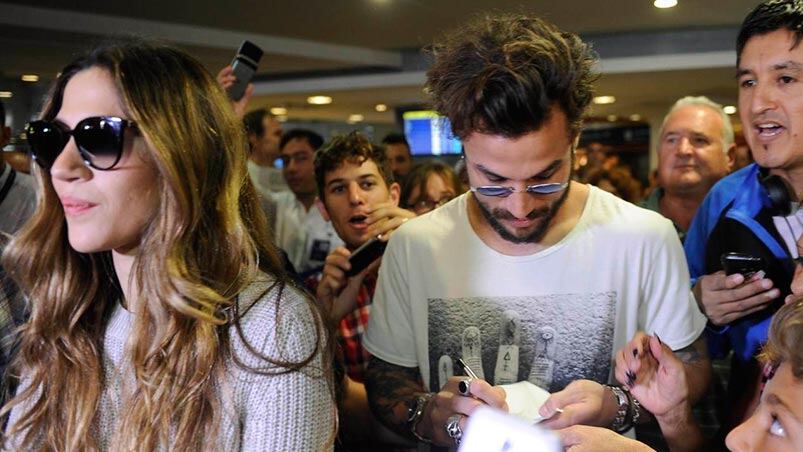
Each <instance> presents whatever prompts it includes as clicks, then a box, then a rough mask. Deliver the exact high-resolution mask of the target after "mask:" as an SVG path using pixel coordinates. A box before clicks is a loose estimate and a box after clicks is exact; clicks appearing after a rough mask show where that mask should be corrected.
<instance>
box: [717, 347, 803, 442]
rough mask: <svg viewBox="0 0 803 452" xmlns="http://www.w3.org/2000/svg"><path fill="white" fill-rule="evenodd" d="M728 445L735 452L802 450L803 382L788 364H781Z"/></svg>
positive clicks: (731, 436)
mask: <svg viewBox="0 0 803 452" xmlns="http://www.w3.org/2000/svg"><path fill="white" fill-rule="evenodd" d="M726 443H727V446H728V449H730V450H732V451H735V452H743V451H762V452H774V451H788V452H792V451H800V450H803V381H801V380H800V379H798V378H796V377H795V376H794V374H793V373H792V367H791V366H790V365H789V363H786V362H783V363H781V365H780V366H779V367H778V369H777V370H776V371H775V375H774V376H773V377H772V378H771V379H769V380H768V381H767V385H766V386H765V387H764V392H763V393H762V394H761V401H760V402H759V404H758V407H757V408H756V411H755V412H754V413H753V415H752V416H750V417H749V418H748V419H747V420H746V421H745V422H744V423H742V424H741V425H740V426H738V427H736V428H735V429H734V430H733V431H731V432H730V434H729V435H728V438H727V441H726Z"/></svg>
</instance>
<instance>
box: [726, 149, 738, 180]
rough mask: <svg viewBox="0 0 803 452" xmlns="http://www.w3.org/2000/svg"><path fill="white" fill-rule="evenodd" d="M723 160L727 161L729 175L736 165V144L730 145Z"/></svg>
mask: <svg viewBox="0 0 803 452" xmlns="http://www.w3.org/2000/svg"><path fill="white" fill-rule="evenodd" d="M725 158H726V159H727V160H728V172H729V173H730V172H731V171H733V165H734V164H735V163H736V143H731V145H730V147H729V148H728V152H726V153H725Z"/></svg>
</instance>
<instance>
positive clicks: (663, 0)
mask: <svg viewBox="0 0 803 452" xmlns="http://www.w3.org/2000/svg"><path fill="white" fill-rule="evenodd" d="M652 4H653V5H655V7H656V8H661V9H664V8H672V7H673V6H677V5H678V0H655V1H654V2H652Z"/></svg>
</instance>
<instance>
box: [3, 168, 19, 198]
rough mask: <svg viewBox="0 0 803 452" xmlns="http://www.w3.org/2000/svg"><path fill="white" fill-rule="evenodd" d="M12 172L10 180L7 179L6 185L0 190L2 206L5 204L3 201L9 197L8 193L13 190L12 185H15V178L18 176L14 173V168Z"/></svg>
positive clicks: (9, 176)
mask: <svg viewBox="0 0 803 452" xmlns="http://www.w3.org/2000/svg"><path fill="white" fill-rule="evenodd" d="M9 169H10V170H11V174H9V175H8V179H6V183H5V184H3V188H0V204H3V201H4V200H5V199H6V196H8V192H9V191H10V190H11V185H13V184H14V177H15V176H16V175H17V172H16V171H14V168H9Z"/></svg>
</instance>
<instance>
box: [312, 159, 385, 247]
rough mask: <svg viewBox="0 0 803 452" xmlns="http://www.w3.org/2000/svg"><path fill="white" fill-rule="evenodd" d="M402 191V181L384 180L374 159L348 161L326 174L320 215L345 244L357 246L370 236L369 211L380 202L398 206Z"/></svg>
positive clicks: (321, 195)
mask: <svg viewBox="0 0 803 452" xmlns="http://www.w3.org/2000/svg"><path fill="white" fill-rule="evenodd" d="M399 191H400V190H399V184H397V183H395V182H394V183H393V184H391V185H390V186H388V185H387V183H385V179H384V178H383V177H382V173H381V172H380V171H379V168H378V167H377V165H376V163H375V162H374V161H373V160H366V161H364V162H362V163H361V164H357V163H353V162H349V161H345V162H343V164H341V165H340V166H339V167H338V168H337V169H336V170H334V171H330V172H329V173H327V174H326V175H325V176H324V192H323V193H321V194H320V198H321V201H322V205H323V209H321V214H323V217H324V219H326V220H327V221H331V222H332V226H333V227H334V228H335V231H337V235H338V236H340V238H341V239H342V240H343V241H344V242H345V243H346V246H347V247H348V248H350V249H355V248H357V247H359V246H360V245H362V244H363V243H365V241H367V240H368V239H369V238H370V237H368V236H367V235H366V234H365V230H366V229H367V228H368V226H369V225H368V223H367V222H366V220H367V218H368V214H369V213H371V211H372V210H373V209H374V208H375V207H376V206H377V205H378V204H380V203H385V202H391V203H393V205H398V204H399Z"/></svg>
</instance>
